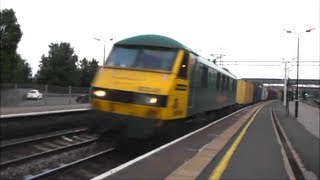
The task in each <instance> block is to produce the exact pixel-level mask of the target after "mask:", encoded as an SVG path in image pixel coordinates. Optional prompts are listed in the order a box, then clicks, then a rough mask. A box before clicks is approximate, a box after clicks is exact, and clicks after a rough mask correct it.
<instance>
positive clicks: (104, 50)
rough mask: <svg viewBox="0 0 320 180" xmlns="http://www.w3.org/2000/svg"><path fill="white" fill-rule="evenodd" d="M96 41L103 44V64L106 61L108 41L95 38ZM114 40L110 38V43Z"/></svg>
mask: <svg viewBox="0 0 320 180" xmlns="http://www.w3.org/2000/svg"><path fill="white" fill-rule="evenodd" d="M93 39H94V40H96V41H101V42H103V61H102V63H103V62H104V61H105V60H106V44H105V43H106V42H107V41H106V40H102V39H99V38H93ZM112 40H113V38H110V39H109V41H112Z"/></svg>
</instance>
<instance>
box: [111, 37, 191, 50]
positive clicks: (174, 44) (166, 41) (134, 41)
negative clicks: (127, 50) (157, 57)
mask: <svg viewBox="0 0 320 180" xmlns="http://www.w3.org/2000/svg"><path fill="white" fill-rule="evenodd" d="M115 45H142V46H156V47H166V48H174V49H185V50H187V51H190V52H193V51H192V50H191V49H190V48H188V47H187V46H185V45H183V44H181V43H180V42H178V41H176V40H174V39H171V38H169V37H166V36H160V35H155V34H147V35H139V36H134V37H130V38H127V39H123V40H121V41H118V42H116V43H115Z"/></svg>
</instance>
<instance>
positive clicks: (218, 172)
mask: <svg viewBox="0 0 320 180" xmlns="http://www.w3.org/2000/svg"><path fill="white" fill-rule="evenodd" d="M263 106H264V105H263ZM263 106H261V107H260V108H259V109H258V110H257V111H256V112H255V113H254V115H253V116H252V117H251V119H250V120H249V122H248V123H247V124H246V126H245V127H244V128H243V129H242V131H241V133H240V134H239V136H238V137H237V139H236V140H235V141H234V142H233V143H232V145H231V147H230V148H229V149H228V151H227V153H226V154H225V155H224V156H223V158H222V159H221V161H220V162H219V164H218V165H217V166H216V168H215V169H214V170H213V172H212V173H211V175H210V177H209V179H210V180H217V179H220V177H221V176H222V174H223V172H224V170H225V169H226V168H227V166H228V163H229V161H230V159H231V157H232V155H233V153H234V152H235V150H236V149H237V147H238V145H239V144H240V141H241V140H242V138H243V136H244V135H245V133H246V132H247V129H248V128H249V126H250V124H251V123H252V121H253V120H254V118H255V117H256V115H257V114H258V112H259V111H260V110H261V109H262V108H263Z"/></svg>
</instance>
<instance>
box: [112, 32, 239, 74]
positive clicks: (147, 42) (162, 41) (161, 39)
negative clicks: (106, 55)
mask: <svg viewBox="0 0 320 180" xmlns="http://www.w3.org/2000/svg"><path fill="white" fill-rule="evenodd" d="M115 45H141V46H155V47H166V48H174V49H185V50H187V51H189V52H191V53H193V54H195V55H197V56H198V57H200V58H199V59H198V60H199V61H200V62H201V63H203V64H206V65H207V66H209V67H212V68H214V69H216V70H218V71H220V72H221V73H223V74H226V75H228V76H230V77H233V78H236V76H235V75H233V74H232V73H231V72H229V71H226V70H224V69H222V68H221V67H219V66H217V65H216V64H214V63H212V62H209V61H208V60H206V59H204V58H202V57H201V56H199V55H198V54H197V53H195V52H194V51H192V50H191V49H190V48H188V47H187V46H185V45H183V44H182V43H180V42H178V41H176V40H174V39H172V38H169V37H166V36H161V35H155V34H147V35H139V36H133V37H130V38H126V39H123V40H121V41H118V42H116V43H115Z"/></svg>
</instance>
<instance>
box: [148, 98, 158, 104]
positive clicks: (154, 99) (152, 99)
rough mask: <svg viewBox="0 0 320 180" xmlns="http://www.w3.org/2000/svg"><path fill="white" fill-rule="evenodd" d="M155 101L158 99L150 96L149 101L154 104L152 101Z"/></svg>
mask: <svg viewBox="0 0 320 180" xmlns="http://www.w3.org/2000/svg"><path fill="white" fill-rule="evenodd" d="M157 101H158V99H157V98H155V97H153V98H150V100H149V103H150V104H154V103H157Z"/></svg>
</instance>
